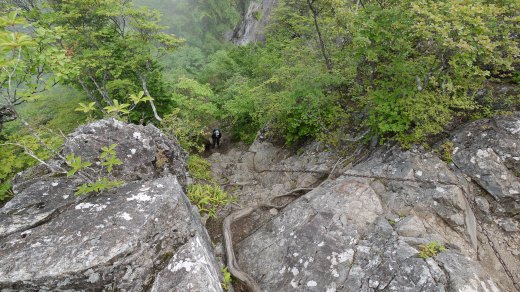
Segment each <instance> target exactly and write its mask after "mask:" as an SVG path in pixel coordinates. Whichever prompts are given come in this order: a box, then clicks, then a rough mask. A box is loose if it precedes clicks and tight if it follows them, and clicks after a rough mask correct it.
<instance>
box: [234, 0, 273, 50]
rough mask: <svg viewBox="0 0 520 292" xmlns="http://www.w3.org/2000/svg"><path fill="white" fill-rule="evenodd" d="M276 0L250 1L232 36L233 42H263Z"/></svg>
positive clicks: (241, 43)
mask: <svg viewBox="0 0 520 292" xmlns="http://www.w3.org/2000/svg"><path fill="white" fill-rule="evenodd" d="M275 4H276V0H254V1H251V2H250V3H249V6H248V7H247V10H246V11H245V13H244V14H243V15H242V19H241V21H240V23H239V24H238V25H237V26H236V28H235V30H234V31H233V34H232V36H231V39H230V40H231V42H232V43H234V44H237V45H247V44H249V43H255V42H263V41H264V40H265V32H264V28H265V26H266V25H267V24H268V22H269V18H270V16H271V12H272V10H273V8H274V5H275Z"/></svg>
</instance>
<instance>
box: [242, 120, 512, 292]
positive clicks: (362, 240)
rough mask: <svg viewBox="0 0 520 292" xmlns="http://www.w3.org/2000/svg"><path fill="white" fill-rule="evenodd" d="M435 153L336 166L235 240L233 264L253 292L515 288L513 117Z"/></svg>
mask: <svg viewBox="0 0 520 292" xmlns="http://www.w3.org/2000/svg"><path fill="white" fill-rule="evenodd" d="M442 148H443V149H445V150H446V153H444V155H443V156H444V157H445V159H444V161H443V160H441V159H440V158H439V156H441V155H437V154H434V153H432V152H428V151H425V150H424V149H419V148H418V149H412V150H409V151H403V150H400V149H399V148H397V147H393V148H390V149H383V150H379V151H376V152H375V153H373V154H372V155H370V157H368V158H367V159H366V160H365V161H363V162H361V163H359V164H357V165H356V166H354V167H352V168H348V169H345V170H344V172H343V174H342V175H341V176H339V177H338V178H337V179H332V180H329V181H326V182H325V183H323V184H321V185H320V186H319V187H318V188H316V189H314V190H313V191H311V192H309V193H307V194H306V195H304V196H302V197H301V198H299V199H298V200H296V201H295V202H293V203H292V204H290V205H289V206H288V207H286V208H285V209H284V210H283V211H281V212H280V213H279V214H278V215H276V217H275V218H273V219H272V220H271V221H269V222H268V223H266V224H264V225H263V226H261V227H259V228H258V230H256V231H255V232H254V233H252V234H251V235H249V236H248V237H246V238H245V239H244V240H242V241H241V242H239V243H238V246H237V257H238V261H239V262H238V264H239V266H240V267H241V268H242V269H243V270H244V271H245V272H247V273H248V274H249V275H252V276H253V277H254V278H255V280H256V281H257V282H258V284H259V285H260V287H261V288H262V290H263V291H327V292H332V291H516V289H517V288H516V287H515V285H514V282H516V283H520V278H519V275H520V232H519V228H518V226H519V221H520V217H519V214H520V209H519V206H520V205H519V204H520V192H519V190H520V185H519V176H520V175H519V173H520V171H519V170H520V114H519V113H517V114H514V115H510V116H505V117H499V118H496V119H489V120H482V121H478V122H474V123H470V124H468V125H466V126H465V127H463V128H462V129H460V130H459V131H458V132H456V133H455V134H454V135H453V137H452V138H451V141H448V143H447V144H445V145H444V146H443V147H442ZM437 244H438V245H443V246H444V247H445V249H444V250H443V251H440V250H439V251H438V252H434V253H432V254H430V255H427V254H426V253H425V251H424V250H425V247H426V246H430V247H433V246H434V245H437ZM421 251H423V257H421V256H420V254H421ZM499 258H500V259H501V261H502V263H501V262H500V260H499ZM511 278H512V279H511Z"/></svg>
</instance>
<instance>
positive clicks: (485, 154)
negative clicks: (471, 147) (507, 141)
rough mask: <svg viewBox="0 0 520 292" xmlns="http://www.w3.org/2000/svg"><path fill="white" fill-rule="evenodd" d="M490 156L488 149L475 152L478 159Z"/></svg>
mask: <svg viewBox="0 0 520 292" xmlns="http://www.w3.org/2000/svg"><path fill="white" fill-rule="evenodd" d="M491 151H492V150H491ZM490 155H491V154H490V149H486V150H482V149H478V150H477V157H479V158H487V157H489V156H490Z"/></svg>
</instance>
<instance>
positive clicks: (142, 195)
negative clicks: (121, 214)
mask: <svg viewBox="0 0 520 292" xmlns="http://www.w3.org/2000/svg"><path fill="white" fill-rule="evenodd" d="M126 200H127V201H134V200H135V201H140V202H148V201H151V200H152V197H151V196H149V195H147V194H146V193H138V194H136V195H133V196H131V197H130V198H126Z"/></svg>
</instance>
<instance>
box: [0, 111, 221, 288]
mask: <svg viewBox="0 0 520 292" xmlns="http://www.w3.org/2000/svg"><path fill="white" fill-rule="evenodd" d="M112 143H115V144H117V145H118V146H117V147H116V152H117V156H118V158H120V159H121V160H122V161H123V165H121V166H117V167H116V168H115V169H114V171H113V176H114V177H115V178H117V179H120V180H122V181H124V182H125V183H124V185H123V186H122V187H119V188H117V189H113V190H109V191H105V192H101V193H99V194H90V195H84V196H79V197H78V196H75V195H74V190H75V188H76V187H77V186H78V185H79V184H81V183H84V179H83V178H81V177H78V176H73V177H70V178H68V177H65V176H63V175H59V174H53V173H51V172H50V171H49V170H48V169H46V168H45V167H43V166H38V167H36V168H33V169H31V170H28V171H26V172H24V173H22V174H20V175H19V176H18V177H17V178H16V179H15V184H14V190H15V191H16V196H15V197H14V198H13V200H11V201H10V202H8V203H7V204H6V205H5V206H4V207H3V208H2V209H0V289H1V290H2V291H20V290H41V291H85V290H91V291H102V290H110V291H115V290H120V291H143V290H152V291H189V290H195V291H222V288H221V286H220V280H219V277H220V272H219V270H220V269H219V266H218V264H217V263H216V261H215V258H214V256H213V253H212V248H211V242H210V240H209V237H208V235H207V232H206V230H205V229H204V227H203V226H202V223H201V220H200V217H199V215H198V212H197V210H196V209H194V208H193V207H192V206H191V204H190V202H189V200H188V199H187V198H186V196H185V195H184V192H183V188H184V187H185V185H184V184H185V181H186V176H185V167H184V165H185V161H184V158H185V154H184V153H183V151H182V149H181V148H180V147H179V146H178V144H177V143H176V142H175V141H172V140H170V139H168V138H166V137H165V136H164V135H162V134H161V133H160V131H159V130H158V129H157V128H155V127H153V126H146V127H144V126H137V125H128V124H125V123H122V122H119V121H117V120H114V119H111V120H102V121H98V122H95V123H92V124H89V125H86V126H83V127H80V128H78V130H76V131H75V132H74V133H72V134H71V135H70V136H69V137H68V138H67V141H66V142H65V145H64V147H63V151H62V154H63V155H67V154H68V153H71V152H74V154H75V155H76V156H81V157H82V160H83V161H91V162H93V163H94V164H93V167H92V169H91V170H90V171H91V173H96V168H97V169H99V168H100V167H101V166H100V165H97V164H96V162H99V161H98V157H99V154H100V149H101V147H102V146H108V145H110V144H112ZM48 164H49V165H51V166H55V167H65V165H64V163H63V161H61V160H60V159H54V160H51V161H49V162H48Z"/></svg>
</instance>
